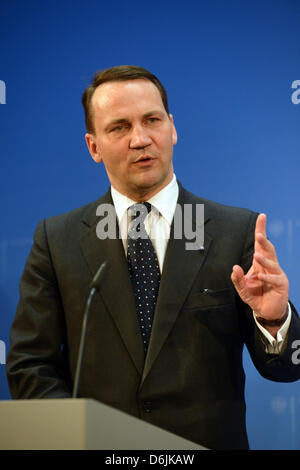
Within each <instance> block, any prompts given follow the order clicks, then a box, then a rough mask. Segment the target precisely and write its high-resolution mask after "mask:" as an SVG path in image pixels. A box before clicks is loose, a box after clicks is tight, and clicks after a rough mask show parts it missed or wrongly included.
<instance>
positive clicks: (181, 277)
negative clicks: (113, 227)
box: [142, 186, 212, 382]
mask: <svg viewBox="0 0 300 470" xmlns="http://www.w3.org/2000/svg"><path fill="white" fill-rule="evenodd" d="M179 187H180V192H179V198H178V204H180V205H181V206H182V208H183V205H184V204H195V198H194V197H192V195H191V197H190V195H189V193H187V192H185V191H184V190H183V188H182V187H181V186H179ZM196 202H197V203H198V204H199V203H201V200H199V199H196ZM208 220H209V215H208V214H205V223H207V222H208ZM194 228H195V227H194ZM183 234H184V231H183ZM189 241H190V240H187V239H186V238H185V237H184V236H183V238H182V239H175V238H174V221H173V223H172V226H171V234H170V240H169V243H168V248H167V252H166V256H165V261H164V267H163V273H162V279H161V284H160V288H159V295H158V299H157V304H156V309H155V315H154V323H153V327H152V333H151V338H150V344H149V348H148V353H147V356H146V362H145V367H144V372H143V377H142V382H143V381H144V380H145V378H146V377H147V375H148V374H149V372H150V369H151V367H152V365H153V363H154V361H155V360H156V358H157V356H158V354H159V352H160V350H161V349H162V347H163V345H164V343H165V341H166V339H167V337H168V335H169V334H170V332H171V330H172V327H173V325H174V323H175V321H176V319H177V317H178V314H179V312H180V309H181V307H182V305H183V303H184V301H185V299H186V298H187V296H188V293H189V291H190V289H191V287H192V284H193V282H194V280H195V278H196V276H197V274H198V272H199V270H200V268H201V266H202V264H203V261H204V259H205V258H206V256H207V253H208V250H209V247H210V244H211V241H212V239H211V237H210V236H209V235H208V234H207V233H206V231H205V243H204V247H203V248H201V249H197V250H186V242H189Z"/></svg>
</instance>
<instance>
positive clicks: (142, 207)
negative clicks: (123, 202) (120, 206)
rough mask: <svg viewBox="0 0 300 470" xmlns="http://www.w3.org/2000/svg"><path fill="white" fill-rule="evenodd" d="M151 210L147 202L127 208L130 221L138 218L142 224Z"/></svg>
mask: <svg viewBox="0 0 300 470" xmlns="http://www.w3.org/2000/svg"><path fill="white" fill-rule="evenodd" d="M151 209H152V206H151V204H150V203H149V202H138V203H136V204H133V205H132V206H130V207H129V209H128V213H129V215H130V217H131V220H134V219H136V218H137V217H139V218H140V220H141V222H144V220H145V218H146V217H147V215H148V214H149V212H150V211H151Z"/></svg>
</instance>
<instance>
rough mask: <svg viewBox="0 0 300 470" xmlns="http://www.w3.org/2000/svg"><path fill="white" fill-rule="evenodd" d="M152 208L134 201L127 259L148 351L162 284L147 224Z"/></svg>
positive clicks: (131, 209) (144, 342) (149, 205)
mask: <svg viewBox="0 0 300 470" xmlns="http://www.w3.org/2000/svg"><path fill="white" fill-rule="evenodd" d="M150 211H151V204H149V203H148V202H143V203H141V204H134V205H133V206H131V207H130V208H129V210H128V213H129V215H130V216H131V217H132V220H131V222H130V224H129V229H128V239H127V261H128V269H129V275H130V279H131V282H132V287H133V293H134V297H135V304H136V311H137V316H138V321H139V325H140V330H141V334H142V340H143V346H144V352H145V354H146V353H147V349H148V344H149V340H150V335H151V328H152V323H153V316H154V310H155V304H156V299H157V295H158V290H159V284H160V270H159V265H158V259H157V256H156V253H155V250H154V247H153V245H152V242H151V240H150V238H149V237H148V234H147V232H146V229H145V225H144V221H145V218H146V216H147V214H148V213H149V212H150Z"/></svg>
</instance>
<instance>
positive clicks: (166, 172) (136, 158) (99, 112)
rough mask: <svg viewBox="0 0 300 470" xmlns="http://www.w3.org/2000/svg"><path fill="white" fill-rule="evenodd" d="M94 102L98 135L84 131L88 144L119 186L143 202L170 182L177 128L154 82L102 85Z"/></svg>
mask: <svg viewBox="0 0 300 470" xmlns="http://www.w3.org/2000/svg"><path fill="white" fill-rule="evenodd" d="M91 106H92V110H93V122H94V128H95V134H86V142H87V145H88V147H89V151H90V153H91V155H92V157H93V159H94V160H95V161H96V162H97V163H100V162H103V163H104V165H105V168H106V171H107V175H108V177H109V180H110V182H111V184H112V186H114V187H115V189H117V190H118V191H119V192H120V193H122V194H125V195H126V196H128V197H130V198H131V199H134V200H136V201H142V200H145V199H149V198H150V197H152V196H153V195H154V194H156V193H157V192H158V191H160V190H161V189H162V188H163V187H164V186H166V185H167V184H168V183H169V182H170V181H171V180H172V176H173V163H172V157H173V145H175V144H176V142H177V134H176V129H175V126H174V123H173V117H172V116H171V115H170V116H168V114H167V113H166V110H165V108H164V105H163V102H162V99H161V96H160V93H159V91H158V89H157V88H156V86H155V85H154V84H153V83H152V82H150V81H149V80H144V79H137V80H128V81H126V82H107V83H103V84H102V85H100V86H99V87H98V88H97V89H96V90H95V92H94V95H93V98H92V102H91Z"/></svg>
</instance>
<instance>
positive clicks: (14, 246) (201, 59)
mask: <svg viewBox="0 0 300 470" xmlns="http://www.w3.org/2000/svg"><path fill="white" fill-rule="evenodd" d="M0 18H1V21H0V25H1V26H0V44H1V53H0V80H3V81H4V82H5V84H6V96H3V94H2V99H1V96H0V102H1V101H2V102H3V101H6V104H0V155H1V160H0V161H1V163H0V164H1V179H0V191H1V199H0V201H1V220H2V224H1V228H0V302H1V317H0V340H1V341H2V343H0V351H1V346H2V348H3V346H4V343H5V346H6V352H7V349H8V345H9V328H10V325H11V322H12V320H13V317H14V312H15V308H16V304H17V299H18V283H19V279H20V276H21V274H22V271H23V267H24V263H25V259H26V257H27V255H28V252H29V249H30V245H31V242H32V234H33V231H34V229H35V227H36V225H37V222H38V221H39V220H40V219H42V218H45V217H48V216H51V215H54V214H58V213H62V212H65V211H67V210H70V209H72V208H74V207H77V206H79V205H83V204H85V203H87V202H89V201H92V200H94V199H96V198H97V197H98V196H99V195H101V194H102V193H103V192H104V191H105V190H106V189H107V188H108V180H107V177H106V175H105V171H104V168H103V167H102V166H97V165H96V164H95V163H94V162H93V160H92V159H91V158H90V156H89V154H88V150H87V148H86V145H85V142H84V132H85V129H84V119H83V110H82V108H81V102H80V99H81V94H82V92H83V90H84V88H85V87H86V86H87V85H88V84H89V82H90V79H91V76H92V75H93V73H94V72H95V71H96V70H99V69H103V68H106V67H110V66H113V65H119V64H136V65H140V66H143V67H146V68H148V69H150V70H151V71H152V72H153V73H155V74H156V75H158V77H159V78H160V79H161V80H162V82H163V83H164V84H165V86H166V88H167V90H168V94H169V102H170V110H171V112H172V113H173V114H174V117H175V123H176V126H177V131H178V135H179V142H178V145H177V146H176V148H175V157H174V158H175V169H176V175H177V177H178V178H179V179H180V180H181V182H182V183H183V184H184V185H185V186H186V187H188V188H189V189H190V190H191V191H192V192H195V193H197V194H199V195H202V196H204V197H207V198H211V199H214V200H217V201H219V202H223V203H227V204H232V205H237V206H243V207H248V208H250V209H253V210H257V211H263V212H266V213H267V215H268V234H269V236H270V238H271V239H272V241H273V242H274V243H275V245H276V247H277V251H278V256H279V260H280V262H281V265H282V267H283V268H284V270H285V271H286V273H287V274H288V276H289V278H290V287H291V298H292V299H293V300H294V303H295V304H296V306H298V309H300V291H299V280H300V263H299V255H300V247H299V246H300V244H299V236H300V211H299V202H300V201H299V196H300V190H299V182H298V181H299V170H300V163H299V157H300V138H299V123H300V104H297V101H299V100H297V99H295V95H294V100H293V101H294V102H295V103H293V101H292V99H291V98H292V93H293V91H295V90H293V89H292V88H291V85H292V82H293V81H294V80H297V79H298V80H299V79H300V66H299V64H300V60H299V59H300V2H299V1H296V0H282V1H276V0H273V1H268V0H252V1H244V2H240V1H230V0H229V1H225V0H224V1H221V0H220V1H217V0H210V1H207V2H203V1H192V0H185V1H184V2H183V1H177V0H172V1H171V0H170V1H169V0H165V1H162V0H160V1H157V0H152V1H151V2H141V1H136V0H131V1H130V2H123V1H120V0H115V1H114V2H102V1H100V0H99V1H96V0H85V1H83V0H81V1H74V0H73V1H71V0H60V1H59V0H40V1H38V0H26V1H22V0H19V1H17V0H2V1H1V9H0ZM296 91H297V90H296ZM299 97H300V93H299ZM4 99H5V100H4ZM0 357H1V361H0V362H5V358H4V357H3V354H2V355H1V356H0ZM244 363H245V369H246V373H247V388H246V397H247V406H248V414H247V423H248V432H249V439H250V445H251V447H252V448H253V449H263V448H265V449H297V448H300V420H299V418H300V392H299V384H298V383H292V384H278V383H274V382H268V381H266V380H264V379H263V378H261V377H260V376H259V375H258V373H257V372H256V370H255V369H254V367H253V365H252V364H251V362H250V360H249V356H248V353H247V351H246V352H245V354H244ZM0 399H9V391H8V387H7V382H6V376H5V365H4V364H1V365H0Z"/></svg>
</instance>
